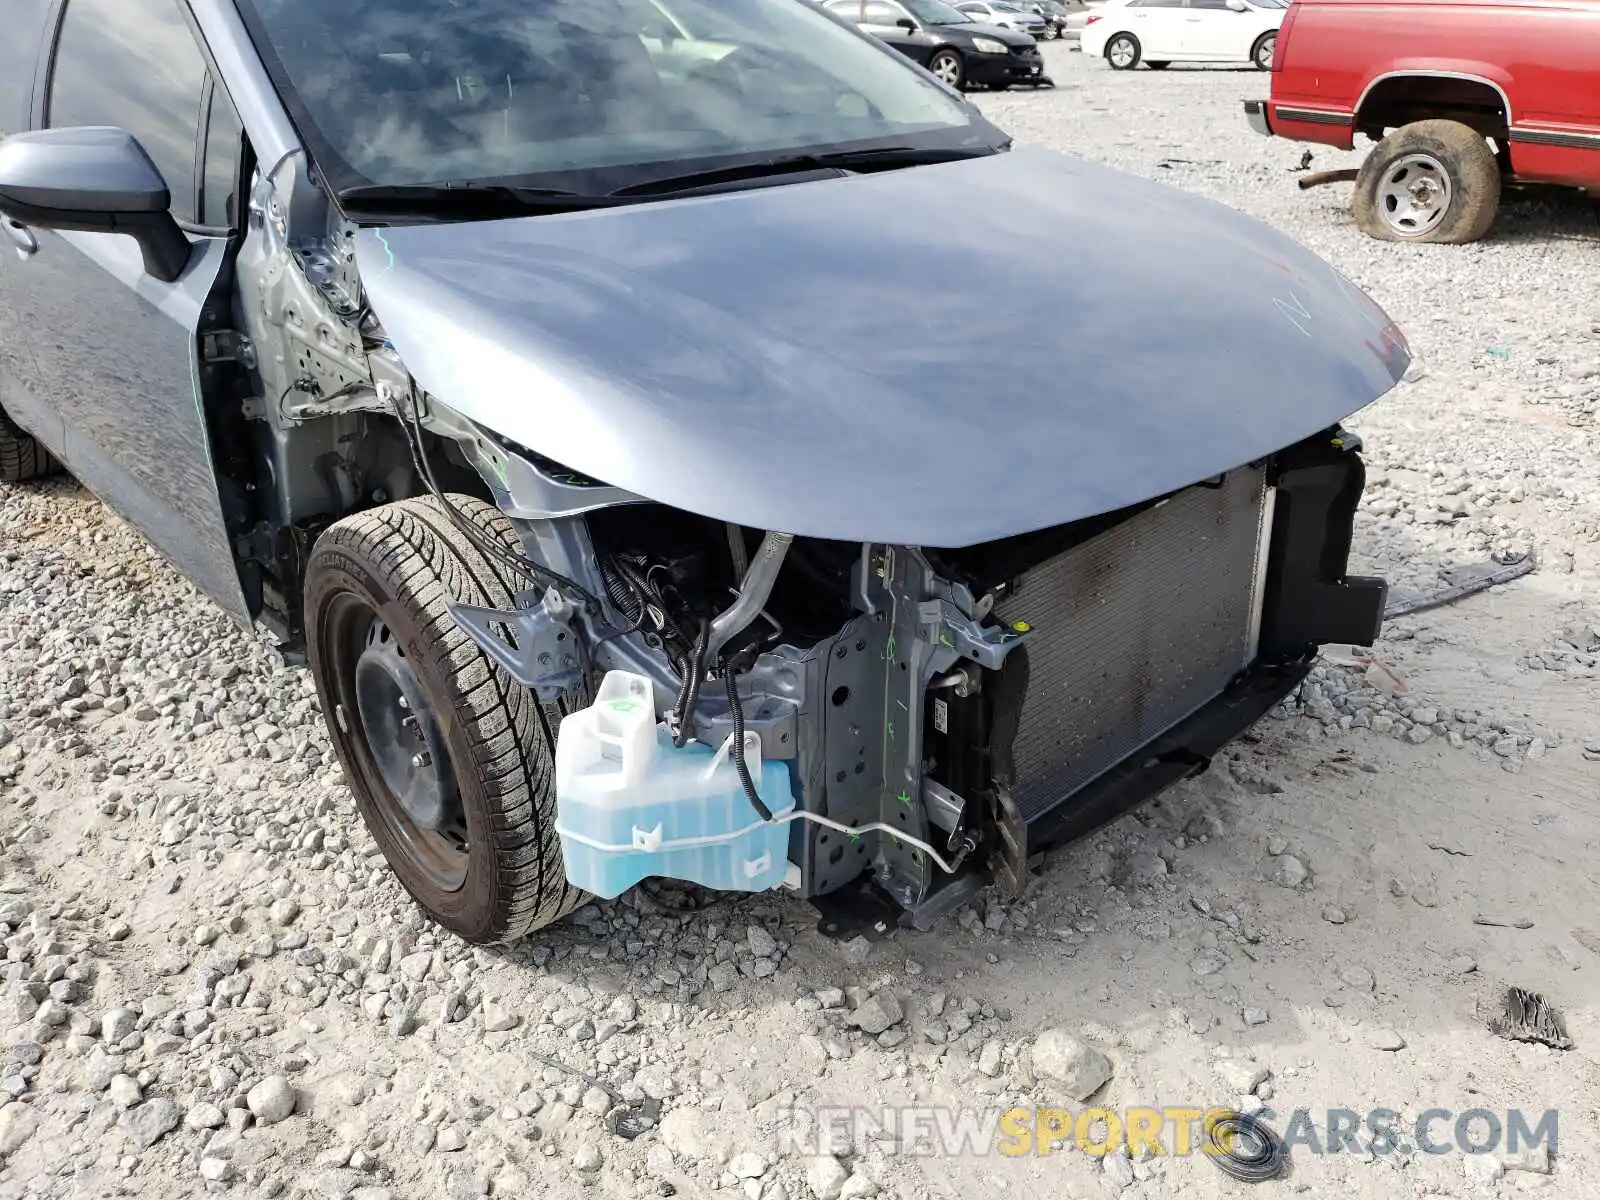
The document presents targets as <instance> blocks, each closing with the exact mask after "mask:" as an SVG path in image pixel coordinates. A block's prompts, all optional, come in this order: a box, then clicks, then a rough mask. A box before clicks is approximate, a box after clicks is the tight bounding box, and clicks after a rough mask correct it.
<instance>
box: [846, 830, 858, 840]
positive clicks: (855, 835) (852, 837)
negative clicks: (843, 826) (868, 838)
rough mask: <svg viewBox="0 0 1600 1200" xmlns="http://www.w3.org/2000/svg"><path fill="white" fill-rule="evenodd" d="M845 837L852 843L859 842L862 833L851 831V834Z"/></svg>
mask: <svg viewBox="0 0 1600 1200" xmlns="http://www.w3.org/2000/svg"><path fill="white" fill-rule="evenodd" d="M844 836H845V838H846V839H847V840H848V841H852V842H859V841H860V840H861V833H860V831H859V830H855V829H852V830H850V832H849V833H847V834H845V835H844Z"/></svg>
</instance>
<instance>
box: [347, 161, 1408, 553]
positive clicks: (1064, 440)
mask: <svg viewBox="0 0 1600 1200" xmlns="http://www.w3.org/2000/svg"><path fill="white" fill-rule="evenodd" d="M976 214H982V216H981V219H979V218H978V217H977V215H976ZM1041 229H1051V230H1055V231H1057V234H1056V235H1055V236H1053V237H1052V239H1051V240H1049V241H1041V240H1040V239H1039V237H1038V232H1039V230H1041ZM1063 230H1070V231H1071V235H1070V237H1066V238H1063V237H1061V236H1060V231H1063ZM356 248H357V249H356V253H357V262H358V266H359V268H360V271H361V274H362V277H363V280H364V283H365V285H366V288H367V291H368V297H369V300H370V302H371V304H372V306H373V309H374V311H375V312H376V314H377V315H378V317H379V318H380V320H381V321H382V323H383V325H384V328H385V330H386V332H387V334H388V336H389V338H390V339H391V341H392V343H393V344H394V346H395V347H396V349H397V350H398V352H399V353H400V355H401V356H402V358H403V359H404V360H405V363H406V365H407V367H408V369H409V370H410V371H411V373H412V374H413V376H414V377H415V378H416V379H417V381H418V383H419V385H420V386H421V387H423V388H424V389H426V390H427V391H428V392H429V393H431V394H433V395H435V396H437V397H438V398H439V399H440V400H441V401H443V402H444V403H445V404H447V405H449V406H450V407H451V408H454V409H455V410H457V411H458V412H460V413H462V414H463V415H465V416H466V417H468V418H470V419H472V420H474V421H476V422H478V423H480V424H481V425H483V426H486V427H487V428H489V429H491V430H493V431H495V432H496V433H498V434H500V435H502V436H504V437H506V438H509V439H511V440H512V441H515V442H518V443H520V444H522V445H524V446H527V447H529V448H531V449H533V450H536V451H537V452H539V453H540V454H543V455H547V456H548V457H550V458H552V459H555V460H556V461H558V462H560V463H562V464H564V465H565V466H566V467H568V468H570V469H572V470H574V471H578V472H581V473H583V474H585V475H589V476H592V477H594V478H596V479H600V480H604V481H605V482H606V483H609V484H611V485H613V486H615V487H619V488H625V489H627V490H629V491H631V492H634V493H636V494H638V495H640V496H643V497H646V498H648V499H651V500H655V501H659V502H661V503H663V504H667V505H671V506H673V507H676V508H680V509H685V510H688V511H691V512H695V513H701V514H704V515H706V516H709V517H715V518H717V519H720V520H727V521H735V522H738V523H740V524H744V525H748V526H755V527H759V528H763V529H775V530H782V531H785V532H790V533H796V534H801V535H811V536H816V537H824V538H839V539H845V540H850V541H884V542H893V543H907V544H919V545H929V546H942V547H955V546H965V545H971V544H974V543H977V542H981V541H987V540H990V539H994V538H998V537H1003V536H1008V535H1011V534H1017V533H1023V532H1028V531H1031V530H1035V529H1041V528H1044V527H1046V526H1050V525H1055V524H1059V523H1063V522H1067V521H1072V520H1076V519H1078V518H1081V517H1085V516H1090V515H1094V514H1097V513H1102V512H1106V511H1110V510H1113V509H1117V508H1121V507H1123V506H1125V505H1129V504H1133V503H1137V502H1139V501H1143V500H1147V499H1149V498H1151V497H1154V496H1159V495H1163V494H1166V493H1168V492H1171V491H1173V490H1176V489H1178V488H1181V487H1184V486H1187V485H1189V484H1191V483H1194V482H1196V481H1198V480H1201V479H1206V478H1210V477H1212V476H1214V475H1217V474H1219V473H1221V472H1223V471H1226V470H1230V469H1232V468H1234V467H1237V466H1240V465H1242V464H1244V463H1246V462H1249V461H1251V460H1254V459H1256V458H1259V457H1261V456H1264V455H1266V454H1269V453H1271V452H1273V451H1275V450H1278V449H1281V448H1283V447H1284V446H1287V445H1289V444H1291V443H1294V442H1296V441H1299V440H1300V439H1302V438H1305V437H1307V436H1309V435H1311V434H1313V433H1315V432H1317V431H1318V430H1321V429H1324V428H1327V427H1328V426H1330V425H1332V424H1334V423H1336V422H1337V421H1338V420H1339V419H1340V418H1342V417H1344V416H1346V415H1348V414H1349V413H1351V412H1353V411H1354V410H1356V409H1358V408H1361V407H1362V406H1363V405H1365V404H1367V403H1368V402H1370V401H1371V400H1373V399H1375V398H1376V397H1378V396H1379V395H1381V394H1383V393H1384V392H1386V391H1387V390H1389V388H1390V387H1391V386H1392V385H1393V383H1394V382H1395V381H1396V380H1397V379H1398V377H1399V376H1400V374H1401V372H1402V371H1404V370H1405V367H1406V365H1407V363H1408V362H1409V353H1408V351H1407V350H1406V348H1405V342H1404V340H1403V338H1402V337H1401V336H1400V334H1399V332H1398V331H1397V330H1396V329H1395V327H1394V325H1393V324H1392V323H1391V322H1390V321H1389V319H1388V317H1387V316H1386V315H1385V314H1384V313H1383V311H1382V310H1381V309H1380V308H1379V307H1378V306H1377V305H1376V304H1375V303H1373V302H1372V300H1371V299H1369V298H1368V297H1367V296H1366V295H1365V294H1364V293H1363V292H1361V291H1360V290H1359V289H1358V288H1356V287H1355V286H1354V285H1353V284H1351V283H1350V282H1349V281H1347V280H1346V279H1345V278H1344V277H1343V276H1342V275H1340V274H1339V273H1337V272H1336V271H1334V270H1333V269H1332V268H1331V267H1329V266H1328V265H1327V264H1325V263H1324V262H1322V260H1320V259H1319V258H1317V257H1316V256H1315V255H1313V254H1312V253H1311V252H1310V251H1308V250H1306V249H1305V248H1303V247H1302V246H1300V245H1299V244H1298V243H1296V242H1294V241H1292V240H1291V239H1289V238H1287V237H1285V236H1283V235H1281V234H1279V233H1276V232H1275V231H1273V230H1272V229H1270V228H1268V227H1267V226H1265V225H1262V224H1260V223H1258V222H1256V221H1254V220H1251V219H1249V218H1246V217H1244V216H1242V215H1241V214H1240V213H1238V212H1236V211H1234V210H1233V209H1231V208H1227V207H1224V206H1223V205H1220V204H1216V203H1213V202H1211V201H1208V200H1204V199H1201V198H1198V197H1195V196H1193V195H1189V194H1186V193H1183V192H1179V191H1177V190H1175V189H1172V188H1169V187H1167V186H1165V185H1162V184H1157V183H1153V182H1149V181H1146V180H1143V179H1140V178H1136V177H1134V176H1130V175H1127V174H1124V173H1121V172H1118V171H1113V170H1110V169H1108V168H1105V167H1099V166H1095V165H1092V164H1090V163H1088V162H1084V161H1081V160H1078V159H1075V158H1070V157H1067V156H1064V155H1058V154H1055V153H1052V152H1049V151H1044V150H1036V149H1018V150H1013V151H1010V152H1007V153H1002V154H998V155H994V156H991V157H987V158H981V159H974V160H967V161H963V162H957V163H949V164H940V165H935V166H925V167H915V168H910V169H905V170H899V171H891V172H885V173H879V174H871V175H858V176H849V177H845V178H839V179H829V180H821V181H815V182H802V183H792V184H786V185H783V186H776V187H763V188H756V189H751V190H747V191H739V192H731V193H723V194H717V195H706V196H699V197H685V198H680V199H676V200H666V201H658V202H651V203H647V204H639V205H630V206H627V207H622V208H612V209H601V210H593V211H589V212H583V213H575V214H563V215H545V216H537V217H526V218H516V219H510V220H500V221H488V222H476V223H462V224H433V225H415V226H405V227H391V228H387V229H364V230H362V231H360V233H359V234H358V236H357V238H356ZM1041 313H1052V314H1056V315H1057V316H1058V317H1059V318H1060V321H1061V323H1063V324H1065V325H1067V326H1068V327H1069V328H1070V333H1062V332H1061V331H1060V330H1059V328H1055V327H1050V326H1049V325H1047V324H1045V323H1043V322H1041V321H1040V320H1039V315H1040V314H1041Z"/></svg>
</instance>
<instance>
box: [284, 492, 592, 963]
mask: <svg viewBox="0 0 1600 1200" xmlns="http://www.w3.org/2000/svg"><path fill="white" fill-rule="evenodd" d="M447 499H448V500H449V501H450V504H451V505H452V506H453V507H454V508H455V509H457V510H458V511H459V513H460V514H461V515H462V516H464V517H465V518H466V519H467V520H468V521H470V522H471V523H472V525H473V526H475V527H476V528H477V529H478V530H479V531H481V532H482V534H483V535H485V536H484V538H482V539H480V540H487V541H490V542H492V543H495V544H498V545H501V546H504V547H505V548H506V549H507V550H509V551H512V552H516V553H520V551H521V548H520V546H519V545H518V544H517V540H516V536H515V534H514V533H513V532H512V530H511V527H510V525H509V524H508V523H507V521H506V519H505V518H504V517H503V516H502V515H501V514H500V512H499V510H498V509H495V508H494V507H492V506H491V505H488V504H485V503H484V502H482V501H480V500H476V499H473V498H471V497H468V496H450V497H447ZM508 574H509V573H508V572H507V570H506V569H505V567H504V566H503V564H501V563H499V562H496V561H495V560H494V559H493V558H492V557H491V556H490V555H488V554H485V553H484V552H483V551H482V550H480V549H479V548H478V547H477V546H475V545H474V544H473V542H472V541H471V540H469V539H468V538H467V537H465V536H463V534H462V533H461V531H460V529H458V528H457V527H456V525H455V524H453V523H452V521H451V519H450V516H449V514H447V513H446V512H445V510H444V509H443V508H442V507H441V505H440V504H439V502H438V501H436V500H435V499H433V498H432V497H427V498H422V499H411V500H402V501H399V502H398V503H394V504H386V505H383V506H381V507H379V508H373V509H369V510H367V511H365V512H361V513H356V514H354V515H353V516H349V517H345V518H344V519H343V520H341V521H338V522H336V523H334V524H333V525H330V526H329V527H328V528H327V529H326V530H324V531H323V533H322V535H321V536H320V537H319V538H318V539H317V542H316V545H315V546H314V547H313V548H312V551H311V556H310V559H309V561H308V563H307V567H306V578H305V621H306V644H307V652H308V658H309V660H310V665H311V670H312V673H313V675H314V676H315V678H316V685H317V696H318V698H319V699H320V701H321V704H322V711H323V716H324V719H325V720H326V722H327V726H328V732H329V734H330V736H331V737H332V739H333V744H334V748H335V749H336V751H337V752H338V755H339V760H340V762H341V763H342V764H343V766H344V771H345V777H346V779H347V780H348V781H349V784H350V788H351V790H352V791H353V792H354V793H355V797H356V805H357V807H358V808H359V809H360V811H361V816H362V819H363V820H364V821H365V822H366V826H367V829H368V831H369V832H370V833H371V834H372V837H373V840H374V841H376V842H377V844H378V847H379V849H381V850H382V851H383V856H384V858H385V859H387V860H388V863H389V866H390V868H391V869H392V870H393V871H394V873H395V875H396V877H397V878H398V879H399V881H400V883H401V885H402V886H403V887H404V888H405V889H406V891H408V892H409V893H410V894H411V896H412V898H413V899H415V900H416V902H417V903H418V904H419V905H420V906H421V907H422V908H423V909H424V910H425V911H426V912H427V914H428V915H429V916H430V917H432V918H433V920H435V921H437V922H438V923H439V924H440V925H443V926H444V927H445V928H446V929H449V930H450V931H451V932H452V933H455V934H456V935H458V936H459V937H461V938H463V939H465V940H466V941H469V942H476V943H480V944H481V943H495V942H510V941H514V940H515V939H517V938H519V937H521V936H523V935H524V934H526V933H528V932H530V931H532V930H535V929H538V928H540V927H541V926H544V925H548V924H549V923H550V922H552V921H555V920H556V919H558V918H559V917H561V916H563V915H565V914H566V913H568V912H570V911H571V910H572V909H573V908H575V907H576V906H577V905H578V904H579V903H580V902H581V901H582V900H583V899H584V898H585V894H584V893H582V892H580V891H579V890H577V889H576V888H573V887H571V886H570V885H569V884H568V883H567V877H566V872H565V870H564V868H563V865H562V857H561V848H560V843H559V841H558V839H557V836H556V831H555V816H556V814H555V739H556V732H557V728H558V725H559V722H560V720H561V718H562V716H564V715H565V709H564V708H563V707H562V706H560V705H554V704H551V705H546V704H541V703H540V702H539V701H538V699H537V698H536V697H535V696H534V695H533V694H532V692H530V691H529V690H528V689H526V688H524V687H522V686H521V685H520V684H518V683H516V682H515V681H514V680H512V679H511V678H510V677H508V676H507V675H506V674H505V673H504V671H502V670H501V669H500V668H499V667H497V666H496V665H494V663H493V662H492V661H491V660H490V659H489V658H488V657H487V656H486V655H485V654H484V653H483V651H482V649H481V648H480V647H479V646H478V644H477V643H476V642H474V641H473V640H472V639H471V638H470V637H468V636H467V634H466V633H465V632H464V631H463V630H462V629H461V627H460V626H459V625H457V624H456V622H455V619H454V618H453V617H451V615H450V613H449V611H448V610H447V609H446V607H445V605H446V602H448V601H452V600H454V601H459V602H461V603H465V604H472V605H477V606H481V607H486V608H513V607H515V603H514V601H513V593H514V592H515V591H516V590H517V589H516V586H515V585H514V584H513V583H512V582H511V581H510V579H509V578H508Z"/></svg>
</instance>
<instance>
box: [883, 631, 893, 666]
mask: <svg viewBox="0 0 1600 1200" xmlns="http://www.w3.org/2000/svg"><path fill="white" fill-rule="evenodd" d="M883 661H884V662H893V661H894V635H893V634H891V635H890V636H889V640H888V642H886V643H885V644H884V647H883Z"/></svg>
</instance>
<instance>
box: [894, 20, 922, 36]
mask: <svg viewBox="0 0 1600 1200" xmlns="http://www.w3.org/2000/svg"><path fill="white" fill-rule="evenodd" d="M895 24H896V25H898V26H900V28H901V29H907V30H910V31H911V32H912V33H915V32H916V31H917V23H916V22H915V21H913V20H912V19H911V18H910V17H901V18H900V19H899V20H898V21H896V22H895Z"/></svg>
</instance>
